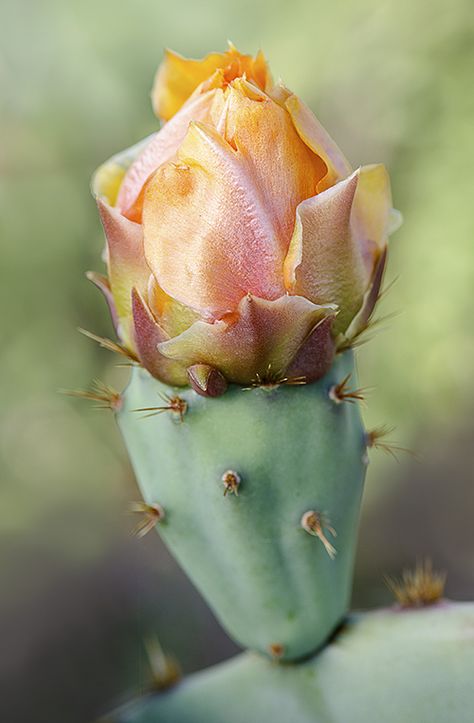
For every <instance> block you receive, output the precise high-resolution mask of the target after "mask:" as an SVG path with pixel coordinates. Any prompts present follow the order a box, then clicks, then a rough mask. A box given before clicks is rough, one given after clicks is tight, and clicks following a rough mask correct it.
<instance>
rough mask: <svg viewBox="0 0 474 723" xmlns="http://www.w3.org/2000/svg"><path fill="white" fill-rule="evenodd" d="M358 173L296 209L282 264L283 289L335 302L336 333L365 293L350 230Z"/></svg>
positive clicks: (366, 278) (359, 258) (363, 268)
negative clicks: (292, 230)
mask: <svg viewBox="0 0 474 723" xmlns="http://www.w3.org/2000/svg"><path fill="white" fill-rule="evenodd" d="M358 179H359V172H358V171H356V172H355V173H354V174H352V176H350V177H349V178H348V179H346V180H345V181H340V182H339V183H337V184H336V185H335V186H333V187H331V188H329V189H327V190H326V191H323V192H322V193H320V194H318V195H317V196H314V198H310V199H308V200H307V201H303V203H301V204H300V205H299V206H298V209H297V213H296V224H295V230H294V234H293V238H292V240H291V244H290V248H289V250H288V255H287V258H286V260H285V282H286V285H287V288H288V290H289V291H290V292H291V293H293V294H299V295H301V296H305V297H306V298H308V299H310V300H311V301H313V302H314V303H315V304H328V303H332V304H337V306H338V308H339V313H338V317H337V319H336V321H335V324H334V327H335V333H339V332H340V331H344V329H346V328H347V326H348V324H349V323H350V321H351V320H352V318H353V317H354V316H355V314H356V313H357V311H358V310H359V309H360V306H361V304H362V299H363V296H364V293H365V291H366V289H367V286H368V283H369V279H370V272H368V271H367V269H366V266H365V263H364V258H363V251H362V248H361V246H360V244H359V242H358V239H357V238H355V237H354V234H353V233H352V230H351V211H352V204H353V200H354V196H355V193H356V189H357V184H358Z"/></svg>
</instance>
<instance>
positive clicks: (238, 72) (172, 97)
mask: <svg viewBox="0 0 474 723" xmlns="http://www.w3.org/2000/svg"><path fill="white" fill-rule="evenodd" d="M219 69H221V70H222V71H223V73H222V83H223V84H225V83H228V82H230V81H231V80H233V79H234V78H237V77H239V76H242V75H244V74H245V75H246V77H247V78H249V79H250V80H253V82H255V83H256V84H257V85H258V86H259V87H261V88H265V87H266V86H267V85H268V84H269V82H270V80H271V78H270V74H269V71H268V68H267V63H266V61H265V58H264V56H263V54H262V53H261V52H259V53H258V54H257V56H256V57H255V58H253V57H252V56H251V55H242V54H241V53H239V51H238V50H237V49H236V48H234V46H232V45H230V47H229V50H227V51H226V52H225V53H210V54H209V55H206V57H205V58H202V59H200V60H194V59H190V58H184V57H183V56H182V55H179V54H178V53H175V52H173V51H172V50H166V52H165V58H164V60H163V62H162V64H161V65H160V67H159V68H158V72H157V74H156V77H155V82H154V85H153V90H152V103H153V109H154V111H155V113H156V115H157V116H159V117H160V118H162V119H163V120H165V121H166V120H169V119H170V118H171V117H172V116H173V115H174V114H175V113H177V112H178V110H179V109H180V108H181V106H182V105H183V103H184V102H185V101H186V100H187V99H188V98H189V97H190V95H191V94H192V93H193V92H194V91H195V89H196V88H197V87H198V86H199V85H200V84H201V83H203V82H204V81H205V80H206V79H208V78H210V77H211V76H212V75H213V74H214V73H215V71H216V70H219Z"/></svg>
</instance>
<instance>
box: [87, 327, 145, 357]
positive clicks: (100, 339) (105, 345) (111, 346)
mask: <svg viewBox="0 0 474 723" xmlns="http://www.w3.org/2000/svg"><path fill="white" fill-rule="evenodd" d="M78 331H79V332H80V333H81V334H84V336H87V338H88V339H92V341H96V342H97V343H98V344H99V346H101V347H102V349H107V350H108V351H112V352H114V353H115V354H120V356H124V357H125V358H126V359H128V360H129V361H131V362H133V363H134V364H137V363H139V359H138V357H137V356H136V355H135V354H134V353H133V352H132V351H130V349H127V347H125V346H123V345H122V344H117V342H115V341H112V339H107V338H106V337H104V336H97V334H93V333H92V332H91V331H87V329H82V328H81V327H79V328H78Z"/></svg>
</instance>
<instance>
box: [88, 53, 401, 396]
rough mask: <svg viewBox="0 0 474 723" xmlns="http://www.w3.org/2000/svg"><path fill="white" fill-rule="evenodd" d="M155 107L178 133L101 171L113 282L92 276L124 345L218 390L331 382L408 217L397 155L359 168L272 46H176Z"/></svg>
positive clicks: (179, 377) (162, 135)
mask: <svg viewBox="0 0 474 723" xmlns="http://www.w3.org/2000/svg"><path fill="white" fill-rule="evenodd" d="M153 105H154V109H155V111H156V113H157V114H158V116H160V117H161V118H162V120H164V121H167V122H166V123H165V125H164V126H163V127H162V129H161V130H159V131H158V132H156V133H155V134H153V135H152V136H151V137H150V138H148V139H145V140H144V141H143V142H142V143H140V144H138V145H137V146H134V147H133V148H131V149H128V150H127V151H124V152H123V153H120V154H118V155H117V156H114V157H113V158H112V159H111V160H110V161H108V162H107V163H105V164H104V165H103V166H102V167H101V168H100V169H99V170H98V171H97V173H96V175H95V177H94V181H93V191H94V194H95V195H96V197H97V203H98V205H99V211H100V215H101V218H102V223H103V226H104V230H105V235H106V238H107V252H106V259H107V270H108V279H105V278H104V277H102V276H100V275H97V274H95V275H92V276H91V279H92V281H93V282H94V283H95V284H96V285H97V286H99V288H101V289H102V290H103V291H104V294H105V295H106V298H107V301H108V303H109V306H110V307H111V310H112V316H113V319H114V321H115V324H116V329H117V333H118V336H119V340H120V345H121V346H122V347H123V348H125V349H128V350H129V353H130V354H131V355H132V356H133V357H136V358H138V359H139V361H140V363H141V364H142V365H143V366H144V367H145V368H146V369H147V370H148V371H149V372H150V373H151V374H152V375H153V376H155V377H156V378H158V379H160V380H162V381H164V382H166V383H169V384H172V385H186V384H188V383H189V384H191V385H192V386H193V388H194V389H195V390H196V391H197V392H198V393H199V394H201V393H204V394H205V395H208V396H218V395H219V394H222V393H223V391H224V390H225V386H226V385H225V380H227V381H228V382H235V383H238V384H249V383H252V382H253V381H254V380H255V379H257V378H258V377H259V376H260V377H262V376H264V375H265V373H266V372H267V370H268V368H271V369H272V370H273V372H274V373H275V374H278V375H280V377H285V376H302V375H304V376H305V378H306V379H307V380H308V381H314V380H316V379H318V378H320V377H321V376H323V375H324V374H325V373H326V371H327V370H328V368H329V366H330V365H331V362H332V359H333V356H334V352H335V349H336V347H337V346H341V347H342V346H345V345H347V343H348V340H349V341H350V339H351V338H352V337H353V336H355V335H357V334H358V333H359V332H360V330H361V328H363V326H364V324H366V322H367V319H368V317H369V316H370V314H371V312H372V309H373V306H374V304H375V301H376V299H377V296H378V292H379V288H380V284H381V280H382V274H383V268H384V265H385V256H386V254H385V249H386V241H387V236H388V233H389V231H390V230H391V226H393V223H392V220H393V213H392V203H391V197H390V184H389V179H388V176H387V172H386V171H385V169H384V167H383V166H381V165H372V166H364V167H362V168H359V169H357V170H356V171H352V169H351V167H350V165H349V163H348V161H347V160H346V159H345V158H344V156H343V154H342V153H341V151H340V150H339V149H338V147H337V146H336V144H335V143H334V141H333V140H332V139H331V138H330V137H329V135H328V134H327V133H326V131H325V130H324V129H323V128H322V126H321V125H320V124H319V123H318V121H317V120H316V118H315V117H314V116H313V114H312V113H311V111H310V110H309V109H308V108H307V107H306V106H305V105H304V104H303V103H302V102H301V101H300V99H299V98H298V97H297V96H296V95H294V94H293V93H291V91H289V90H288V89H287V88H285V87H284V86H283V85H281V83H277V84H273V82H272V79H271V75H270V73H269V70H268V67H267V63H266V61H265V59H264V57H263V55H262V54H261V53H259V54H258V55H257V56H256V57H255V58H252V57H251V56H248V55H242V54H241V53H239V52H238V51H237V50H236V49H235V48H234V47H233V46H230V47H229V50H228V51H227V52H225V53H214V54H212V55H209V56H207V57H206V58H204V59H203V60H202V61H195V60H186V59H185V58H182V57H181V56H179V55H177V54H175V53H173V52H171V51H168V52H167V54H166V57H165V60H164V63H163V65H162V66H161V68H160V70H159V72H158V74H157V77H156V82H155V86H154V89H153ZM206 369H208V370H209V371H208V372H207V371H206ZM289 371H290V373H288V372H289ZM206 374H207V377H206Z"/></svg>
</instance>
